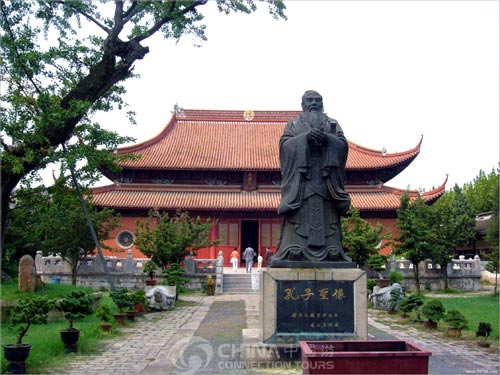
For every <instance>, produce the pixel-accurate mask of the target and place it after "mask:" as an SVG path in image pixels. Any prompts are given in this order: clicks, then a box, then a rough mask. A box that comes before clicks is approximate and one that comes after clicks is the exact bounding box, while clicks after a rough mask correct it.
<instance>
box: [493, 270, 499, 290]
mask: <svg viewBox="0 0 500 375" xmlns="http://www.w3.org/2000/svg"><path fill="white" fill-rule="evenodd" d="M498 270H499V267H496V269H495V288H494V289H493V294H494V295H496V294H497V285H498Z"/></svg>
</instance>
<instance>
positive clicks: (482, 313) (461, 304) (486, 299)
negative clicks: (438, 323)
mask: <svg viewBox="0 0 500 375" xmlns="http://www.w3.org/2000/svg"><path fill="white" fill-rule="evenodd" d="M440 300H441V302H442V303H443V305H444V307H445V309H446V311H449V310H458V311H460V312H461V313H462V314H463V315H464V316H465V318H466V319H467V320H468V321H469V324H468V325H469V327H474V328H475V327H477V325H478V323H479V322H491V327H492V329H493V332H492V335H495V336H496V337H498V332H499V331H498V330H499V322H500V319H499V308H500V306H499V304H498V296H494V295H488V296H480V297H467V298H460V297H456V298H450V297H447V298H441V299H440Z"/></svg>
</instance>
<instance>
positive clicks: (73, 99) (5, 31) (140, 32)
mask: <svg viewBox="0 0 500 375" xmlns="http://www.w3.org/2000/svg"><path fill="white" fill-rule="evenodd" d="M206 3H207V2H206V1H205V0H198V1H188V2H185V1H176V2H171V1H118V2H114V4H103V3H102V2H96V1H93V0H73V1H27V2H22V1H1V2H0V27H1V31H2V32H1V33H0V44H1V45H2V48H1V49H0V60H1V61H2V67H1V72H2V80H3V83H4V84H3V86H2V88H4V90H3V91H2V95H1V96H0V108H1V110H0V124H1V127H0V143H1V146H2V155H1V160H2V169H1V176H0V181H1V194H2V196H1V199H0V201H1V205H2V206H1V210H0V211H1V212H2V227H1V229H2V230H4V229H5V227H6V225H5V224H6V219H7V216H6V215H7V212H8V211H9V202H10V198H11V194H12V192H13V191H14V189H15V188H16V187H17V186H18V185H19V183H20V182H21V181H24V182H25V183H26V184H29V183H30V180H31V179H33V178H36V173H37V171H39V170H41V169H43V168H45V167H46V166H47V165H48V164H50V163H61V165H62V168H63V169H64V171H65V172H67V170H68V169H67V168H68V165H74V166H78V170H77V177H78V179H79V180H80V181H86V182H88V183H92V181H96V180H97V179H98V178H99V177H101V174H100V171H101V170H103V169H108V170H109V171H114V172H116V171H117V170H118V167H117V165H116V163H115V162H116V161H118V160H123V159H124V158H127V157H128V156H124V155H120V154H118V153H113V152H112V151H113V150H115V149H116V148H117V147H118V146H119V145H120V144H123V143H125V142H129V141H132V139H131V138H129V137H123V136H119V135H118V134H117V133H115V132H111V131H108V130H106V129H103V128H102V127H101V126H100V125H99V124H98V123H96V122H94V121H93V117H94V115H95V114H96V113H98V112H101V111H104V112H106V111H111V110H113V109H119V110H121V109H123V108H124V107H126V106H127V104H126V103H125V102H124V101H123V99H122V95H123V94H124V93H125V92H126V90H125V88H124V86H123V82H124V81H125V80H127V79H128V78H131V77H134V74H133V68H134V65H135V64H136V63H138V61H139V60H142V59H143V58H144V57H145V56H146V55H147V54H148V53H149V48H148V47H146V46H143V45H142V44H141V43H144V42H146V41H147V39H148V38H150V37H152V36H153V35H155V34H162V35H163V37H165V38H173V39H177V40H178V39H180V38H181V37H182V36H183V35H194V36H196V37H197V38H199V39H200V40H205V39H206V37H205V25H203V24H202V23H201V21H202V20H203V14H202V13H201V12H200V11H199V9H200V8H201V7H202V6H203V5H205V4H206ZM262 3H264V4H267V6H268V8H269V12H270V14H271V16H272V17H274V18H275V19H279V18H284V19H286V17H285V15H284V10H285V5H284V4H283V1H281V0H265V1H262ZM217 6H218V9H219V11H221V12H223V13H225V14H230V13H235V12H244V13H252V12H254V11H255V10H256V2H254V1H252V0H250V1H247V0H241V1H238V0H236V1H234V0H219V1H217ZM128 114H129V118H130V120H131V122H134V120H133V112H131V111H128ZM65 144H66V148H67V153H66V152H63V150H62V149H61V146H62V145H65ZM65 175H67V173H65Z"/></svg>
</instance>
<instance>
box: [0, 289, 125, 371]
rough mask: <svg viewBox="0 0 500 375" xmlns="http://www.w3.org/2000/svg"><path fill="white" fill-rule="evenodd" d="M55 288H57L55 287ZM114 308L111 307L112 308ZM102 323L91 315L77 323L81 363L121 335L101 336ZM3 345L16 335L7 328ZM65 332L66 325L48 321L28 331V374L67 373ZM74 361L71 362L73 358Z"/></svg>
mask: <svg viewBox="0 0 500 375" xmlns="http://www.w3.org/2000/svg"><path fill="white" fill-rule="evenodd" d="M54 285H56V284H54ZM102 301H103V302H104V303H106V304H109V305H111V304H112V301H111V299H110V298H109V297H108V296H104V297H103V298H102ZM113 307H114V306H113ZM100 323H101V322H100V321H99V320H98V319H97V318H96V316H95V315H94V314H92V315H87V316H86V317H85V318H84V319H82V320H80V321H79V322H78V328H79V329H80V338H79V340H78V357H82V359H84V358H85V357H87V356H88V355H95V354H96V352H97V353H98V352H99V351H100V350H101V348H102V347H103V344H104V340H108V339H109V338H113V339H117V338H119V336H121V335H123V333H122V331H120V329H116V330H113V331H112V332H111V333H110V334H109V335H103V334H102V332H101V330H100V329H99V324H100ZM0 328H1V334H0V337H1V338H2V343H11V342H15V339H16V335H15V334H14V332H13V331H12V330H11V329H10V328H9V327H8V325H7V324H2V325H1V327H0ZM65 328H67V321H65V320H56V321H50V320H49V321H48V322H47V324H35V325H32V326H31V327H30V329H29V333H28V335H27V338H25V340H26V341H27V342H29V344H31V350H30V355H29V357H28V359H27V360H26V368H27V372H28V373H36V374H48V373H58V374H63V373H66V372H67V367H66V366H67V364H68V362H67V361H68V360H72V359H70V358H69V357H68V356H67V355H66V354H65V352H64V346H63V345H62V343H61V337H60V335H59V334H58V333H59V331H61V330H64V329H65ZM0 357H1V361H2V371H1V373H2V374H6V373H8V371H7V361H6V359H5V356H0ZM73 359H74V358H73Z"/></svg>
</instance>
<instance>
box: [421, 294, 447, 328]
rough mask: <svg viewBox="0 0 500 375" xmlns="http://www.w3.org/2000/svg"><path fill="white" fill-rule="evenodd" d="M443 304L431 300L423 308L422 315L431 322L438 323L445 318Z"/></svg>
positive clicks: (436, 300)
mask: <svg viewBox="0 0 500 375" xmlns="http://www.w3.org/2000/svg"><path fill="white" fill-rule="evenodd" d="M444 311H445V310H444V306H443V303H442V302H441V301H440V300H438V299H431V300H430V301H429V302H427V303H426V304H425V305H424V307H423V308H422V314H423V315H424V316H425V317H426V318H427V320H428V321H429V322H433V323H438V322H439V321H440V320H441V319H443V316H444Z"/></svg>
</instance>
